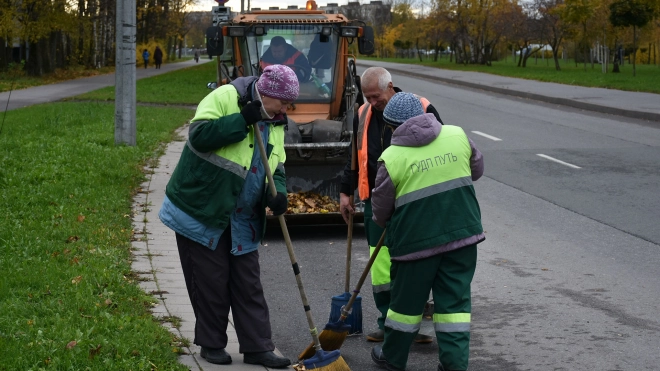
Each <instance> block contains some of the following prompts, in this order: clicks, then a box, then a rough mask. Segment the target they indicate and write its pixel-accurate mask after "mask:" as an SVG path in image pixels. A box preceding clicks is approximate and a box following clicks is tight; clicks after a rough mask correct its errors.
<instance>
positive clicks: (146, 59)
mask: <svg viewBox="0 0 660 371" xmlns="http://www.w3.org/2000/svg"><path fill="white" fill-rule="evenodd" d="M142 59H144V68H145V69H146V68H147V66H148V65H149V51H148V50H147V49H144V51H143V52H142Z"/></svg>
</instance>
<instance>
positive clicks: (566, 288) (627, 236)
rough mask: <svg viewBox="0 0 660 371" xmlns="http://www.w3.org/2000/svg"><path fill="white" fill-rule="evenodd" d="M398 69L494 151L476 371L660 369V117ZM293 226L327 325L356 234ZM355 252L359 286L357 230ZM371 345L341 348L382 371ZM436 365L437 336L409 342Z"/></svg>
mask: <svg viewBox="0 0 660 371" xmlns="http://www.w3.org/2000/svg"><path fill="white" fill-rule="evenodd" d="M393 77H394V81H395V83H396V85H397V86H399V87H401V88H402V89H403V90H405V91H411V92H415V93H418V94H421V95H423V96H425V97H427V98H428V99H429V100H430V101H431V102H432V103H433V104H434V105H435V106H436V107H437V108H438V110H439V112H440V114H441V117H442V119H443V121H444V122H445V123H448V124H456V125H459V126H462V127H463V128H464V129H465V131H466V132H467V133H468V135H469V136H470V137H471V138H472V139H473V140H474V142H475V143H476V145H477V147H479V148H480V150H481V151H482V152H483V153H484V157H485V161H486V171H485V175H484V177H482V179H481V180H479V181H478V182H476V184H475V188H476V190H477V197H478V198H479V201H480V204H481V209H482V217H483V224H484V228H485V230H486V236H487V240H486V241H485V242H484V243H482V244H481V245H480V246H479V263H478V266H477V273H476V276H475V279H474V282H473V315H472V346H471V366H470V370H473V371H475V370H507V371H519V370H520V371H522V370H571V371H575V370H636V371H637V370H658V369H659V366H658V356H657V354H659V351H660V340H659V339H660V336H659V335H660V320H659V319H658V312H659V309H660V308H659V307H660V254H659V250H660V228H658V227H659V226H658V224H660V223H659V221H660V192H659V191H660V187H659V186H658V184H660V129H659V128H658V127H657V125H651V124H648V123H647V122H644V121H639V120H634V119H625V118H621V117H616V116H610V115H603V114H598V113H593V112H584V111H579V110H576V109H571V108H566V107H561V106H554V105H548V104H542V103H538V102H533V101H526V100H524V99H517V98H511V97H505V96H498V95H495V94H492V93H486V92H483V91H478V90H470V89H465V88H458V87H455V86H451V85H441V84H437V83H430V82H428V81H425V80H419V79H412V78H408V77H402V76H397V75H393ZM475 131H477V132H479V133H475ZM498 139H499V140H498ZM558 161H560V162H558ZM290 231H291V236H292V239H293V245H294V247H295V249H296V254H297V258H298V262H299V263H300V266H301V270H302V277H303V282H304V284H305V288H306V292H307V295H308V298H309V301H310V304H311V306H312V313H313V315H314V320H315V321H316V325H317V326H318V327H319V328H322V327H323V325H324V324H325V323H326V322H327V320H328V314H329V311H330V302H331V297H332V296H333V295H337V294H339V293H341V292H342V291H343V287H344V282H343V281H344V272H343V269H344V264H345V247H346V229H345V227H318V226H315V227H291V228H290ZM264 242H265V243H266V244H267V245H266V246H264V247H263V248H261V249H260V254H261V261H262V281H263V284H264V286H265V290H266V296H267V300H268V303H269V305H270V308H271V323H272V326H273V338H274V341H275V343H276V346H277V347H278V349H279V350H280V351H282V353H284V354H285V355H286V356H288V357H290V358H292V359H295V358H296V356H297V354H298V353H299V352H300V351H302V350H303V349H304V348H305V347H306V346H307V345H308V343H309V341H310V336H309V333H308V330H307V322H306V319H305V315H304V312H303V309H302V304H301V302H300V297H299V295H298V289H297V286H296V282H295V279H294V276H293V273H292V271H291V266H290V262H289V257H288V255H287V253H286V247H285V245H284V242H283V241H282V238H281V232H279V231H278V229H277V228H274V229H270V230H269V232H268V234H267V236H266V240H265V241H264ZM353 246H354V249H353V250H354V255H353V280H352V282H353V284H354V283H355V282H356V281H357V277H358V276H359V274H360V272H361V270H362V268H363V267H364V265H365V263H366V261H367V259H368V255H367V249H366V239H365V237H364V230H363V228H361V227H358V228H357V229H356V232H355V236H354V242H353ZM370 290H371V286H370V284H369V280H367V284H366V285H365V287H364V288H363V290H362V292H363V293H364V297H363V301H362V306H363V316H364V330H365V331H367V332H368V331H371V330H373V329H374V327H375V318H376V309H375V307H374V305H373V299H372V297H371V294H370ZM430 326H431V323H429V322H425V323H424V324H423V329H422V331H424V332H427V333H430V331H431V327H430ZM372 345H373V343H367V342H366V341H365V340H364V338H363V337H362V336H356V337H351V338H349V339H347V341H346V342H345V343H344V346H343V347H342V349H341V350H342V355H343V357H344V358H345V360H346V361H347V362H348V364H349V365H350V366H351V369H353V370H360V371H363V370H364V371H369V370H378V369H379V368H378V367H376V366H375V365H374V364H372V362H371V360H370V357H369V351H370V349H371V346H372ZM436 367H437V351H436V344H435V342H434V343H433V344H430V345H417V344H415V345H413V347H412V349H411V352H410V359H409V363H408V370H409V371H427V370H428V371H431V370H436Z"/></svg>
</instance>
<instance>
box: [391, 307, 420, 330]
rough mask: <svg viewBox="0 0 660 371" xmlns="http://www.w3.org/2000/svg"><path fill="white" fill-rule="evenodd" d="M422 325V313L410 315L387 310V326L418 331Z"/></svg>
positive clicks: (394, 328)
mask: <svg viewBox="0 0 660 371" xmlns="http://www.w3.org/2000/svg"><path fill="white" fill-rule="evenodd" d="M421 325H422V315H421V314H419V315H416V316H409V315H406V314H401V313H397V312H395V311H393V310H392V309H389V310H388V311H387V318H386V319H385V326H387V327H389V328H391V329H393V330H397V331H401V332H410V333H413V332H416V331H419V329H420V327H421Z"/></svg>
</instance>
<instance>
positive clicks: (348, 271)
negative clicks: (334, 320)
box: [344, 133, 357, 292]
mask: <svg viewBox="0 0 660 371" xmlns="http://www.w3.org/2000/svg"><path fill="white" fill-rule="evenodd" d="M356 135H357V134H356V133H353V135H352V136H351V176H353V177H354V176H355V169H356V168H357V158H356V157H357V137H356ZM353 183H354V182H353V180H351V184H353ZM348 199H349V204H350V205H351V207H354V206H353V204H354V201H355V192H353V193H351V195H350V196H349V198H348ZM352 249H353V214H351V213H349V214H348V236H347V239H346V279H345V280H344V282H345V284H344V292H349V290H350V289H351V259H352Z"/></svg>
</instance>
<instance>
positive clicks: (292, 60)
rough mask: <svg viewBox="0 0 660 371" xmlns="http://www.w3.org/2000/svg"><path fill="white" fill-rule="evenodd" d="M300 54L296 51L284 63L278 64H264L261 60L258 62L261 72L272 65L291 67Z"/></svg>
mask: <svg viewBox="0 0 660 371" xmlns="http://www.w3.org/2000/svg"><path fill="white" fill-rule="evenodd" d="M301 54H302V53H301V52H300V51H296V52H295V53H293V55H292V56H291V57H289V59H287V60H285V61H284V62H280V63H270V62H266V61H264V60H263V59H262V60H261V62H260V65H261V70H262V71H263V69H264V68H266V67H268V66H272V65H274V64H283V65H285V66H288V67H290V66H293V65H295V64H296V63H295V62H296V58H298V56H299V55H301Z"/></svg>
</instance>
